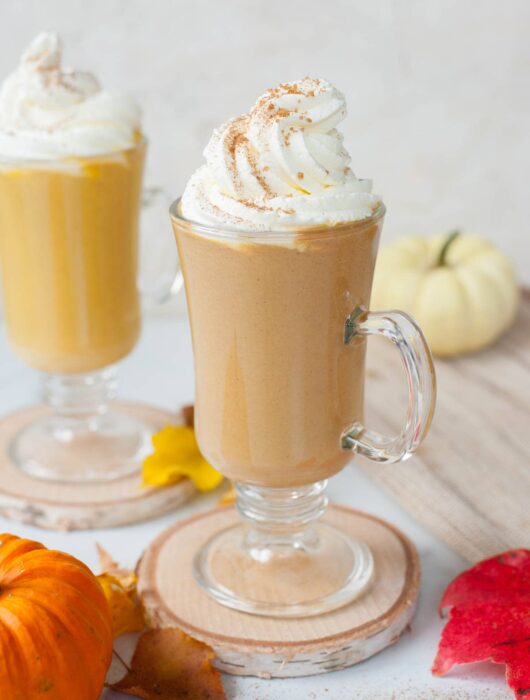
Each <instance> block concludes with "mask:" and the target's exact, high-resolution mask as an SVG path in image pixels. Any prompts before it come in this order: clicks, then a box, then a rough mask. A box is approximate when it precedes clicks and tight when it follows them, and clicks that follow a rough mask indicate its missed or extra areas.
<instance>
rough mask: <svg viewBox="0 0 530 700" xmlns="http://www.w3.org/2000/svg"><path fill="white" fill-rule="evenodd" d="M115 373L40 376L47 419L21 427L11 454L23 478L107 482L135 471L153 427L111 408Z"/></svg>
mask: <svg viewBox="0 0 530 700" xmlns="http://www.w3.org/2000/svg"><path fill="white" fill-rule="evenodd" d="M116 386H117V384H116V373H115V369H114V367H107V368H104V369H102V370H98V371H95V372H90V373H84V374H42V375H41V393H42V398H43V402H44V404H45V406H46V407H47V408H48V411H47V413H46V415H44V416H42V417H40V418H37V420H34V421H32V422H31V423H29V424H28V425H27V426H26V427H24V428H22V430H21V431H19V433H17V435H16V436H15V438H14V440H13V441H12V443H11V445H10V455H11V458H12V459H13V461H14V462H15V464H17V465H18V466H19V467H20V468H21V469H22V470H23V471H25V472H26V473H27V474H29V475H31V476H33V477H37V478H40V479H47V480H51V481H62V482H72V483H76V482H80V481H85V482H86V481H111V480H114V479H118V478H122V477H125V476H127V475H129V474H132V473H134V472H136V471H138V468H139V464H140V463H141V460H142V459H143V458H144V457H145V456H146V455H147V454H148V453H149V451H150V444H151V443H150V436H151V434H152V431H153V429H154V426H152V425H150V424H148V423H144V422H142V421H140V420H136V419H135V418H133V417H132V416H128V415H125V414H124V413H120V412H119V410H118V411H116V410H114V409H113V410H110V408H109V402H111V401H112V399H114V397H115V395H116Z"/></svg>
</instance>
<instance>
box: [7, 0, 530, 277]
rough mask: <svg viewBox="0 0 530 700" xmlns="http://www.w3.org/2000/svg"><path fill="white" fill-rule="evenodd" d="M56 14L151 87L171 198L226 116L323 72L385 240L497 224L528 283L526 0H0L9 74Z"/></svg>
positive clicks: (121, 72)
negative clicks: (383, 208) (340, 95)
mask: <svg viewBox="0 0 530 700" xmlns="http://www.w3.org/2000/svg"><path fill="white" fill-rule="evenodd" d="M45 28H46V29H56V30H57V31H59V32H60V33H61V34H62V36H63V38H64V42H65V46H66V61H67V63H68V64H69V65H71V66H73V67H79V68H86V69H91V70H93V71H94V72H95V73H96V74H97V75H98V76H99V77H100V79H101V82H102V83H103V84H104V85H105V86H106V87H108V88H120V89H125V90H127V91H129V92H131V93H132V94H133V95H134V96H135V97H136V98H137V99H138V100H139V101H140V103H141V104H142V106H143V109H144V113H145V130H146V132H147V134H148V136H149V138H150V142H151V150H150V157H149V165H148V175H147V180H148V184H150V185H157V186H161V187H162V188H164V190H165V191H166V193H167V199H169V198H171V197H172V196H176V195H177V194H179V193H180V191H181V190H182V187H183V185H184V183H185V181H186V179H187V177H188V175H189V174H190V172H191V171H192V170H193V169H194V168H195V167H196V166H197V165H198V164H199V163H200V161H201V151H202V148H203V147H204V145H205V143H206V141H207V140H208V137H209V135H210V132H211V130H212V128H213V127H214V126H215V125H216V124H218V123H220V122H222V121H224V120H225V119H227V118H228V117H230V116H233V115H235V114H237V113H239V112H241V111H244V110H246V109H247V108H248V107H249V106H250V104H251V103H252V102H253V100H254V99H255V98H256V97H257V96H258V95H259V94H260V93H261V92H262V91H263V90H264V89H266V88H267V87H269V86H272V85H273V84H275V83H278V82H280V81H283V80H289V79H294V78H298V77H302V76H304V75H307V74H311V75H315V76H322V77H326V78H328V79H329V80H331V81H332V82H333V83H335V84H336V85H337V87H339V89H341V90H342V91H343V92H344V93H345V94H346V95H347V98H348V102H349V116H348V120H347V123H346V124H345V125H344V132H345V135H346V144H347V146H348V148H349V150H350V152H351V154H352V160H353V162H352V166H353V169H354V171H355V172H356V174H357V175H358V176H363V177H372V178H373V179H374V181H375V188H376V190H377V192H379V193H381V194H382V195H383V196H384V198H385V201H386V203H387V207H388V212H389V213H388V217H387V222H386V229H385V236H386V240H391V239H392V238H393V237H394V236H396V235H398V234H400V233H405V232H419V233H430V232H434V231H439V230H445V229H452V228H455V227H462V228H463V229H467V230H470V231H475V232H480V233H484V234H485V235H487V236H488V237H490V238H491V239H492V240H494V241H495V242H497V244H498V245H500V246H501V247H502V248H504V249H505V250H506V251H507V252H508V253H510V254H511V255H512V256H513V257H514V259H515V260H516V262H517V265H518V268H519V274H520V277H521V279H522V280H524V281H525V282H526V283H530V243H529V238H530V231H529V225H528V220H529V216H528V212H527V210H528V208H529V187H530V174H529V166H530V40H529V38H528V37H529V33H530V2H529V1H528V0H502V1H501V2H499V0H394V1H392V0H350V1H349V2H348V1H347V0H262V1H253V0H199V1H193V0H188V1H187V2H184V1H181V0H84V1H81V0H0V76H4V75H5V74H7V72H8V71H10V70H11V69H12V68H13V67H14V65H15V64H16V62H17V58H18V56H19V53H20V51H21V50H22V49H23V48H24V46H25V45H26V44H27V43H28V41H29V40H30V39H31V38H32V36H33V35H34V34H35V33H37V32H38V31H39V30H41V29H45ZM161 206H164V205H163V204H162V205H161ZM164 225H165V224H164Z"/></svg>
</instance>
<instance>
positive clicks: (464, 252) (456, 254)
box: [371, 231, 519, 356]
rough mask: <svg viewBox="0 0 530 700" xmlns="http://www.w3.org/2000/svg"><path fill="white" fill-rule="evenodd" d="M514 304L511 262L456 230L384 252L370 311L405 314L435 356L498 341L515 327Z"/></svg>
mask: <svg viewBox="0 0 530 700" xmlns="http://www.w3.org/2000/svg"><path fill="white" fill-rule="evenodd" d="M518 300H519V292H518V287H517V281H516V277H515V271H514V267H513V265H512V263H511V261H510V260H509V258H507V256H506V255H505V254H504V253H502V252H501V251H500V250H498V249H497V248H495V246H493V245H492V244H491V243H489V242H488V241H486V240H484V239H483V238H480V237H479V236H475V235H470V234H460V233H459V232H457V231H454V232H453V233H450V234H443V235H438V236H432V237H430V238H422V237H420V236H405V237H403V238H400V239H398V240H397V241H396V242H395V243H393V244H391V245H389V246H386V247H384V248H383V249H382V250H381V251H380V253H379V257H378V260H377V264H376V269H375V279H374V287H373V293H372V303H371V308H372V309H374V310H377V309H401V310H403V311H407V312H408V313H410V314H411V315H412V316H414V318H415V319H416V320H417V321H418V323H419V325H420V326H421V328H422V330H423V332H424V333H425V335H426V337H427V340H428V341H429V345H430V346H431V350H432V351H433V353H435V354H436V355H441V356H451V355H459V354H461V353H466V352H473V351H475V350H479V349H480V348H483V347H485V346H486V345H489V344H490V343H492V342H493V341H494V340H496V339H497V338H498V337H499V336H500V335H501V334H502V333H503V332H504V331H505V330H506V329H507V328H508V327H509V326H510V324H511V323H512V322H513V320H514V318H515V315H516V312H517V305H518Z"/></svg>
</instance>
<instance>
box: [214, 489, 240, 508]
mask: <svg viewBox="0 0 530 700" xmlns="http://www.w3.org/2000/svg"><path fill="white" fill-rule="evenodd" d="M236 498H237V494H236V487H235V486H234V484H230V486H229V488H228V490H227V491H225V492H224V493H223V495H222V496H221V498H220V499H219V500H218V502H217V505H220V506H228V505H232V504H233V503H235V502H236Z"/></svg>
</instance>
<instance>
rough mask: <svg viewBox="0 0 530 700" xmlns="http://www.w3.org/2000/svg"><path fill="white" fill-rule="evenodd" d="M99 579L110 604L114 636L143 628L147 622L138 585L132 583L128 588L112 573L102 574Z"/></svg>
mask: <svg viewBox="0 0 530 700" xmlns="http://www.w3.org/2000/svg"><path fill="white" fill-rule="evenodd" d="M98 580H99V582H100V584H101V587H102V588H103V592H104V593H105V597H106V599H107V601H108V603H109V606H110V612H111V615H112V632H113V635H114V637H119V636H120V634H125V633H127V632H139V631H140V630H143V629H144V627H145V622H144V616H143V610H142V606H141V603H140V600H139V598H138V594H137V592H136V586H132V585H130V586H129V587H128V588H126V587H125V586H124V585H123V583H122V582H121V581H120V580H119V579H118V578H117V577H116V576H113V575H112V574H100V575H99V576H98Z"/></svg>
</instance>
